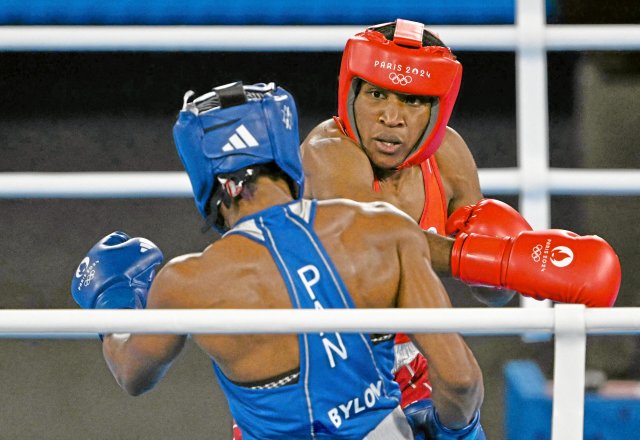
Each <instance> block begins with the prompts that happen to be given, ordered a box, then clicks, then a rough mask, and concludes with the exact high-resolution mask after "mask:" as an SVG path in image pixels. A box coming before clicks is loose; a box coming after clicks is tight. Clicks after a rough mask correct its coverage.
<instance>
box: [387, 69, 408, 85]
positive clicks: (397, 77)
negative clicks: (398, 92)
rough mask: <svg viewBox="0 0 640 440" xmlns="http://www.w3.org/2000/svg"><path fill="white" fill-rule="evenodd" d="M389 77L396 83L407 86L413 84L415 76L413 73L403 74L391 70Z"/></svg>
mask: <svg viewBox="0 0 640 440" xmlns="http://www.w3.org/2000/svg"><path fill="white" fill-rule="evenodd" d="M389 79H390V80H391V82H392V83H394V84H400V85H401V86H406V85H407V84H411V82H412V81H413V78H412V77H411V75H403V74H402V73H396V72H391V73H390V74H389Z"/></svg>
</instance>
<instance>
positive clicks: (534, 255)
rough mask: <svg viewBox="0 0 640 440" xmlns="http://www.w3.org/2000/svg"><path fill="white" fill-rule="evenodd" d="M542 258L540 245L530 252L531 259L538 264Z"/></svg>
mask: <svg viewBox="0 0 640 440" xmlns="http://www.w3.org/2000/svg"><path fill="white" fill-rule="evenodd" d="M541 256H542V245H541V244H537V245H535V246H534V247H533V249H532V250H531V259H532V260H533V261H534V262H536V263H538V262H539V261H540V257H541Z"/></svg>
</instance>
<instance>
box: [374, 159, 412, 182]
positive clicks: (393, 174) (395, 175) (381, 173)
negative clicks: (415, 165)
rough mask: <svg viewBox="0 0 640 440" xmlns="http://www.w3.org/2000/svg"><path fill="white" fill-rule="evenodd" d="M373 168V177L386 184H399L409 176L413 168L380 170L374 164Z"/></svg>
mask: <svg viewBox="0 0 640 440" xmlns="http://www.w3.org/2000/svg"><path fill="white" fill-rule="evenodd" d="M371 168H373V175H374V177H375V178H376V179H377V180H379V181H385V182H394V181H395V182H397V181H399V180H401V179H402V178H403V177H404V176H406V175H407V174H409V173H410V172H411V171H410V170H411V168H412V167H411V168H403V169H401V170H399V169H397V168H378V167H377V166H375V165H374V164H373V163H372V164H371Z"/></svg>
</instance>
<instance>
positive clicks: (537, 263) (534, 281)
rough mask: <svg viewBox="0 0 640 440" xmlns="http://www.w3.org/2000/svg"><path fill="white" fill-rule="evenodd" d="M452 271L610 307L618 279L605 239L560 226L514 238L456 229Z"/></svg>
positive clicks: (468, 278)
mask: <svg viewBox="0 0 640 440" xmlns="http://www.w3.org/2000/svg"><path fill="white" fill-rule="evenodd" d="M451 273H452V275H453V276H454V277H457V278H459V279H461V280H462V281H464V282H465V283H467V284H472V285H484V286H500V287H505V288H507V289H513V290H517V291H518V292H520V293H522V294H523V295H525V296H531V297H533V298H536V299H550V300H553V301H558V302H563V303H576V304H585V305H587V306H589V307H610V306H612V305H613V303H614V302H615V300H616V297H617V296H618V290H619V288H620V279H621V269H620V261H619V260H618V256H617V255H616V253H615V252H614V250H613V249H612V248H611V246H609V244H608V243H607V242H606V241H604V240H603V239H601V238H600V237H598V236H595V235H588V236H584V237H581V236H579V235H577V234H574V233H573V232H569V231H563V230H559V229H551V230H547V231H535V232H534V231H525V232H522V233H520V234H519V235H518V236H517V237H513V238H512V237H504V238H497V237H490V236H484V235H477V234H465V233H460V234H458V237H457V238H456V241H455V244H454V246H453V250H452V253H451Z"/></svg>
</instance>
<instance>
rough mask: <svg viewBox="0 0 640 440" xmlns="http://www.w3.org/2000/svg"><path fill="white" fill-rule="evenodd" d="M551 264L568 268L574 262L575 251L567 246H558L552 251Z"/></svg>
mask: <svg viewBox="0 0 640 440" xmlns="http://www.w3.org/2000/svg"><path fill="white" fill-rule="evenodd" d="M550 260H551V264H553V265H554V266H556V267H567V266H568V265H570V264H571V263H572V262H573V251H572V250H571V249H569V248H568V247H566V246H556V247H554V248H553V249H552V250H551V258H550Z"/></svg>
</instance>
